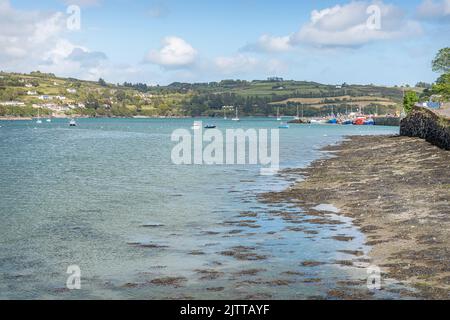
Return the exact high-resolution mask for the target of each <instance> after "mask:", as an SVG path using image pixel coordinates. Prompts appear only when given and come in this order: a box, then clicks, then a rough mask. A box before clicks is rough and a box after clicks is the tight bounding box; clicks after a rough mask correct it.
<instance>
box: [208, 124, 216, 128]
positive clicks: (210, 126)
mask: <svg viewBox="0 0 450 320" xmlns="http://www.w3.org/2000/svg"><path fill="white" fill-rule="evenodd" d="M216 127H217V126H216V125H215V124H207V125H206V126H205V129H215V128H216Z"/></svg>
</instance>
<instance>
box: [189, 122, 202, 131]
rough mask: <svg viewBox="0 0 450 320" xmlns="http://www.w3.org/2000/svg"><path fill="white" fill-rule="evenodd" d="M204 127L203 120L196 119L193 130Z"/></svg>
mask: <svg viewBox="0 0 450 320" xmlns="http://www.w3.org/2000/svg"><path fill="white" fill-rule="evenodd" d="M201 128H202V122H201V121H194V124H193V125H192V127H191V129H192V130H200V129H201Z"/></svg>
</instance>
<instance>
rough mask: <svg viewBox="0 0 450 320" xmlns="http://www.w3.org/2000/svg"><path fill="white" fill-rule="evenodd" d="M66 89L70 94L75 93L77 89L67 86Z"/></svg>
mask: <svg viewBox="0 0 450 320" xmlns="http://www.w3.org/2000/svg"><path fill="white" fill-rule="evenodd" d="M66 91H67V92H68V93H72V94H74V93H77V89H73V88H68V89H67V90H66Z"/></svg>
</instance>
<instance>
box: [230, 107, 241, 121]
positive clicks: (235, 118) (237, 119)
mask: <svg viewBox="0 0 450 320" xmlns="http://www.w3.org/2000/svg"><path fill="white" fill-rule="evenodd" d="M231 120H232V121H240V119H239V116H238V108H237V107H236V116H235V117H234V118H233V119H231Z"/></svg>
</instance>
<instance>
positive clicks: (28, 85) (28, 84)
mask: <svg viewBox="0 0 450 320" xmlns="http://www.w3.org/2000/svg"><path fill="white" fill-rule="evenodd" d="M25 87H27V88H33V85H32V84H31V83H27V84H26V85H25Z"/></svg>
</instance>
